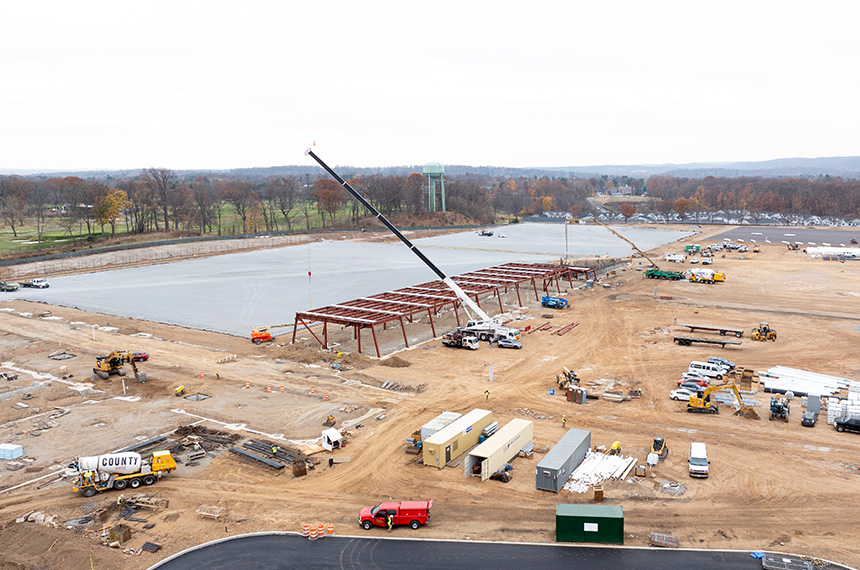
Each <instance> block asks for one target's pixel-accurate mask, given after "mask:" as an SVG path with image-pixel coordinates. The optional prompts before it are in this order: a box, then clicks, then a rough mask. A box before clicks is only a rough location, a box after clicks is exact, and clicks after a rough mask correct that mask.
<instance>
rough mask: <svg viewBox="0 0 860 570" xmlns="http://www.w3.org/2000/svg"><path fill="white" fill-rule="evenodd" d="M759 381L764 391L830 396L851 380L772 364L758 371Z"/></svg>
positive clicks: (847, 384) (845, 386) (846, 385)
mask: <svg viewBox="0 0 860 570" xmlns="http://www.w3.org/2000/svg"><path fill="white" fill-rule="evenodd" d="M759 379H760V382H761V383H762V384H763V385H764V391H765V392H775V393H778V394H784V393H786V392H793V393H794V394H795V395H796V396H808V395H809V394H816V395H819V396H832V395H833V394H835V393H836V392H839V391H840V390H842V389H843V388H847V387H848V386H849V384H850V383H851V380H849V379H847V378H840V377H838V376H829V375H827V374H819V373H817V372H810V371H808V370H800V369H797V368H789V367H787V366H774V367H773V368H769V369H768V370H767V371H766V372H759Z"/></svg>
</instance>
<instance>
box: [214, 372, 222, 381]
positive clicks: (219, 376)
mask: <svg viewBox="0 0 860 570" xmlns="http://www.w3.org/2000/svg"><path fill="white" fill-rule="evenodd" d="M215 378H216V379H219V378H221V371H220V370H216V371H215Z"/></svg>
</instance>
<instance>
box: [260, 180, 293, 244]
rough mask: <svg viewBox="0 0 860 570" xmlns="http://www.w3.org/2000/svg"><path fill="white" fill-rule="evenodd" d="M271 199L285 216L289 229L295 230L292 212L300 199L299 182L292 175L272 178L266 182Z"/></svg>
mask: <svg viewBox="0 0 860 570" xmlns="http://www.w3.org/2000/svg"><path fill="white" fill-rule="evenodd" d="M266 186H267V190H268V194H269V199H270V200H271V201H272V204H273V205H274V206H275V207H276V208H277V209H278V211H280V212H281V215H283V216H284V220H285V221H286V222H287V229H288V230H290V231H292V230H293V220H292V213H293V208H294V207H295V205H296V200H297V199H298V182H297V181H296V179H295V178H293V177H292V176H279V177H277V178H272V179H271V180H269V182H268V183H267V184H266Z"/></svg>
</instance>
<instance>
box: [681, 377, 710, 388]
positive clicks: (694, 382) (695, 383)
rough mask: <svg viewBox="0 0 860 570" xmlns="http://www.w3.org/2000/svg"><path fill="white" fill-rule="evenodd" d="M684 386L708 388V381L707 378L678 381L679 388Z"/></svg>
mask: <svg viewBox="0 0 860 570" xmlns="http://www.w3.org/2000/svg"><path fill="white" fill-rule="evenodd" d="M684 384H689V385H690V386H707V385H708V380H707V379H706V378H681V379H680V380H678V387H679V388H680V387H681V386H683V385H684Z"/></svg>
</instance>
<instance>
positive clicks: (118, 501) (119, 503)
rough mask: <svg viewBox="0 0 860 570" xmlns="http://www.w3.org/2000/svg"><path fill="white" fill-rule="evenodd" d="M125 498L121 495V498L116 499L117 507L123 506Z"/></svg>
mask: <svg viewBox="0 0 860 570" xmlns="http://www.w3.org/2000/svg"><path fill="white" fill-rule="evenodd" d="M123 496H124V495H120V496H119V497H117V498H116V504H117V505H121V504H122V498H123Z"/></svg>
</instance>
